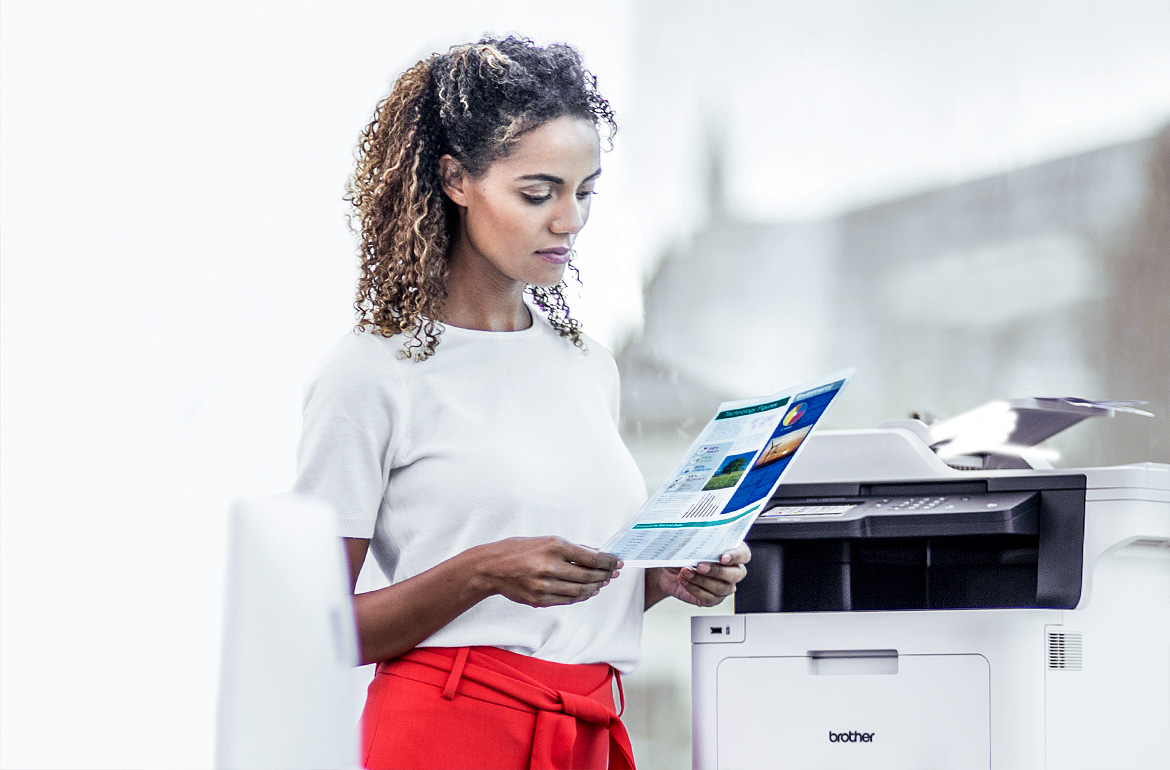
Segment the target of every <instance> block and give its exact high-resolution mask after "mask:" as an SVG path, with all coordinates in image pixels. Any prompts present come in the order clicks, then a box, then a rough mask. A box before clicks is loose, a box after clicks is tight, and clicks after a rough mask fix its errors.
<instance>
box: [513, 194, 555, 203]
mask: <svg viewBox="0 0 1170 770" xmlns="http://www.w3.org/2000/svg"><path fill="white" fill-rule="evenodd" d="M520 194H521V195H523V196H524V200H526V201H528V202H529V203H544V202H545V201H547V200H550V199H551V198H552V193H548V194H546V195H530V194H529V193H520Z"/></svg>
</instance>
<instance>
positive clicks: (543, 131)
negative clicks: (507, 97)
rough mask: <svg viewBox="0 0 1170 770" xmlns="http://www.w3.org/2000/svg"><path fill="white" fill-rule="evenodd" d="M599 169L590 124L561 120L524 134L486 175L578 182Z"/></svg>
mask: <svg viewBox="0 0 1170 770" xmlns="http://www.w3.org/2000/svg"><path fill="white" fill-rule="evenodd" d="M600 167H601V140H600V138H599V137H598V135H597V128H596V127H595V126H594V125H593V123H592V122H591V121H589V120H585V119H582V118H572V117H560V118H555V119H553V120H550V121H548V122H547V123H544V124H542V125H540V126H537V127H536V128H534V129H532V130H531V131H526V132H525V133H524V134H522V135H521V136H520V137H519V139H517V140H516V142H515V143H514V144H513V145H512V146H511V147H510V148H509V150H508V154H507V155H505V156H503V157H501V158H499V159H497V160H496V161H495V162H494V163H492V164H491V166H490V167H489V169H488V172H489V173H493V172H494V173H499V174H505V175H507V176H509V177H514V178H519V177H522V176H531V175H546V176H554V177H561V178H565V179H566V180H568V179H569V178H574V179H575V180H577V181H579V180H581V179H584V178H586V177H589V176H592V175H594V174H596V173H597V171H598V169H599V168H600Z"/></svg>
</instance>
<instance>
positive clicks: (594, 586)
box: [540, 580, 609, 604]
mask: <svg viewBox="0 0 1170 770" xmlns="http://www.w3.org/2000/svg"><path fill="white" fill-rule="evenodd" d="M607 585H609V581H608V580H602V581H600V582H597V583H572V582H567V581H559V580H551V581H548V582H547V583H545V584H544V585H543V586H541V589H542V590H541V594H540V597H541V600H542V601H546V602H548V603H550V604H551V603H556V604H569V603H572V602H579V601H584V600H585V599H588V598H589V597H591V596H596V595H597V594H598V593H600V592H601V589H602V588H605V587H606V586H607Z"/></svg>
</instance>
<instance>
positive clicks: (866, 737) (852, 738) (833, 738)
mask: <svg viewBox="0 0 1170 770" xmlns="http://www.w3.org/2000/svg"><path fill="white" fill-rule="evenodd" d="M873 736H874V734H873V733H858V732H853V731H852V730H850V731H849V732H847V733H835V732H833V731H832V730H830V731H829V743H871V742H872V741H873Z"/></svg>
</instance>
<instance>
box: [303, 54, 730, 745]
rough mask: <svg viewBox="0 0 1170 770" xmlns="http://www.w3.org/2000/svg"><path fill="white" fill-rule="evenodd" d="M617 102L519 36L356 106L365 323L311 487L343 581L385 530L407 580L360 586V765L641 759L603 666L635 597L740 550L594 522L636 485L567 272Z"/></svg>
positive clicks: (609, 368) (329, 398)
mask: <svg viewBox="0 0 1170 770" xmlns="http://www.w3.org/2000/svg"><path fill="white" fill-rule="evenodd" d="M603 125H604V126H605V128H606V129H607V133H608V135H609V136H612V134H613V131H614V130H616V125H615V123H614V119H613V113H612V112H611V110H610V107H609V104H608V102H606V100H605V99H603V98H602V97H601V95H600V94H599V93H598V92H597V90H596V80H595V78H594V77H593V76H592V75H591V74H590V73H589V72H588V71H587V70H585V69H583V68H582V66H581V62H580V59H579V57H578V55H577V53H576V52H575V51H574V50H573V49H572V48H570V47H569V46H566V45H553V46H548V47H546V48H542V47H538V46H536V45H534V44H533V43H532V42H531V41H528V40H524V39H516V38H507V39H504V40H493V39H484V40H481V41H480V42H478V43H476V44H473V45H462V46H456V47H454V48H452V49H451V50H450V51H448V52H447V53H445V54H442V55H435V56H432V57H430V58H428V59H425V60H423V61H421V62H419V63H418V64H417V65H415V66H414V67H412V68H411V69H410V70H408V71H407V72H406V73H405V74H403V75H402V77H401V78H400V79H399V80H398V82H397V83H396V84H395V86H394V89H393V91H392V93H391V94H390V95H389V97H387V98H386V99H385V100H383V101H382V102H381V103H380V104H379V105H378V108H377V112H376V114H375V116H374V119H373V121H371V123H370V124H369V125H368V126H367V127H366V129H365V131H364V134H363V137H362V142H361V145H360V146H359V148H358V152H357V170H356V173H355V175H354V177H353V179H352V180H351V183H350V194H349V200H350V201H351V202H352V204H353V205H354V207H355V208H356V210H357V218H358V220H359V221H360V226H361V227H360V233H361V249H360V250H361V256H362V268H361V277H360V280H359V283H358V294H357V301H356V303H355V304H356V308H357V310H358V313H359V318H360V323H359V329H358V331H359V333H358V334H355V335H350V336H348V337H347V338H345V339H344V340H342V341H341V342H340V343H339V344H338V345H337V346H336V347H335V348H334V350H333V351H332V352H331V354H330V355H329V356H328V358H327V360H326V362H325V364H324V366H323V368H322V369H321V371H320V372H319V374H318V377H317V379H316V380H315V382H314V383H313V384H312V385H311V386H310V387H309V389H308V391H307V397H306V405H305V414H304V432H303V435H302V441H301V445H300V448H299V451H298V481H297V485H296V489H297V491H299V492H302V493H304V494H308V495H312V496H316V497H320V498H323V499H325V500H326V501H328V502H329V503H330V504H332V505H333V506H334V507H335V508H336V509H337V510H338V512H339V518H340V529H341V535H342V536H343V538H344V539H345V540H344V542H345V547H346V552H347V555H348V559H349V569H350V578H351V589H352V588H353V584H354V583H355V582H356V577H357V574H358V572H359V570H360V569H361V566H362V564H363V563H364V561H365V558H366V555H367V552H368V551H370V550H372V551H373V554H374V557H375V558H376V559H377V561H378V563H379V565H380V566H381V568H382V570H383V571H384V572H385V573H386V575H387V576H388V577H389V578H390V581H391V585H390V586H389V587H386V588H383V589H381V590H377V591H371V592H368V593H362V594H358V595H356V596H355V597H354V610H355V614H356V618H357V625H358V640H359V647H360V651H361V659H362V661H363V662H366V663H372V662H378V663H379V666H378V669H377V674H376V675H375V677H374V681H373V682H372V684H371V685H370V691H369V698H368V700H367V703H366V709H365V712H364V714H363V718H362V719H363V748H362V752H363V755H362V759H363V762H364V763H365V764H366V766H367V767H371V768H379V767H431V768H437V767H493V768H503V767H530V766H531V767H582V768H590V767H607V766H610V767H623V766H630V767H632V766H633V759H632V755H631V753H630V750H629V744H628V738H627V737H626V735H625V730H624V728H623V727H622V725H621V721H620V719H619V718H618V713H617V712H618V709H616V708H615V703H614V698H613V690H612V687H611V681H612V678H613V677H614V676H615V673H616V672H629V671H631V670H632V669H633V668H634V667H635V665H636V664H637V660H638V655H639V636H640V632H641V614H642V612H643V611H644V610H645V609H646V608H648V607H650V606H651V605H653V604H654V603H655V602H657V601H659V600H660V599H662V598H664V597H666V596H668V595H673V596H675V597H678V598H680V599H682V600H684V601H688V602H691V603H693V604H699V605H712V604H715V603H717V602H718V601H720V600H722V599H723V598H724V597H725V596H727V595H728V594H730V593H731V592H732V591H733V590H734V587H735V583H736V582H737V581H739V580H740V579H741V578H742V577H743V575H744V574H745V568H744V567H743V563H745V562H746V561H747V558H748V554H747V550H746V548H740V549H737V550H736V551H734V552H732V553H730V554H726V555H725V556H724V557H723V560H722V563H721V564H701V565H698V566H697V567H696V568H694V569H689V568H687V569H682V570H647V571H643V570H629V571H626V572H625V573H624V574H623V573H622V569H621V568H622V564H621V562H620V561H619V560H618V559H616V558H615V557H613V556H612V555H609V554H605V553H601V552H599V551H597V550H596V549H595V548H593V547H590V546H596V545H598V544H600V543H603V542H605V541H606V539H607V538H608V537H609V536H610V535H611V534H612V533H613V532H615V531H616V530H617V529H618V528H619V527H620V526H621V525H622V524H623V523H625V522H626V521H628V520H629V519H630V518H631V517H632V516H633V514H634V513H635V512H636V511H637V509H638V507H639V506H640V504H641V503H642V501H643V499H644V497H645V490H644V487H643V483H642V480H641V477H640V474H639V473H638V470H637V468H636V466H635V465H634V462H633V460H632V458H631V457H630V455H629V453H628V451H627V450H626V449H625V447H624V446H623V444H622V442H621V440H620V438H619V436H618V432H617V429H616V422H617V401H618V383H617V369H616V366H615V364H614V361H613V358H612V357H611V356H610V355H609V354H608V353H607V352H606V351H605V350H604V349H603V348H602V347H601V346H600V345H598V344H596V343H595V342H593V341H592V340H590V339H589V338H588V337H587V336H586V335H585V334H583V333H582V332H581V330H580V326H579V324H578V322H577V321H576V320H574V319H573V318H572V317H571V316H570V315H569V310H568V307H567V306H566V304H565V300H564V295H563V293H562V291H563V286H564V284H563V283H562V279H563V277H564V272H565V269H566V267H568V266H569V264H570V260H571V258H572V257H573V252H572V251H571V249H572V246H573V241H574V239H575V238H576V236H577V233H578V232H580V230H581V228H582V227H584V225H585V222H586V220H587V219H588V216H589V207H590V202H591V199H592V196H593V194H594V185H595V184H596V182H597V179H598V177H599V176H600V174H601V166H600V139H599V134H598V130H599V128H600V127H601V126H603ZM526 293H527V295H528V297H530V300H528V301H526V300H525V295H526ZM538 311H539V312H538Z"/></svg>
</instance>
